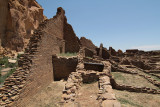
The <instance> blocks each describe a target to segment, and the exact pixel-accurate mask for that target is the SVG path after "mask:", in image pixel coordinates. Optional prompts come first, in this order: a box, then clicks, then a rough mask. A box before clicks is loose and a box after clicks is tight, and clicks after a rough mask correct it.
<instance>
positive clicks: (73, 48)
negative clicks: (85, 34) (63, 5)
mask: <svg viewBox="0 0 160 107" xmlns="http://www.w3.org/2000/svg"><path fill="white" fill-rule="evenodd" d="M64 40H65V52H71V53H75V52H79V49H80V41H79V38H78V37H77V36H76V34H75V33H74V31H73V28H72V26H71V25H70V24H68V23H67V19H65V23H64Z"/></svg>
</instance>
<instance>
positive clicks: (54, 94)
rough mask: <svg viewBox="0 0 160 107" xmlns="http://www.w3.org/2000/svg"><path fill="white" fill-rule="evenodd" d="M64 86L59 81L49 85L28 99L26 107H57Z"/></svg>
mask: <svg viewBox="0 0 160 107" xmlns="http://www.w3.org/2000/svg"><path fill="white" fill-rule="evenodd" d="M64 84H65V83H64V82H61V81H58V82H53V83H51V84H50V85H49V86H48V87H46V88H45V89H43V90H42V91H41V92H40V93H38V94H36V95H35V96H34V97H33V98H32V99H30V103H29V104H28V105H27V106H26V107H59V102H60V101H61V99H62V98H61V96H62V90H63V89H64Z"/></svg>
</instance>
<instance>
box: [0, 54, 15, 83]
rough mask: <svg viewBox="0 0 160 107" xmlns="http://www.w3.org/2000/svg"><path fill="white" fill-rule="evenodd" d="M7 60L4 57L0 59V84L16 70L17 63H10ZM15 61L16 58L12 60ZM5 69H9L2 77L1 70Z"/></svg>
mask: <svg viewBox="0 0 160 107" xmlns="http://www.w3.org/2000/svg"><path fill="white" fill-rule="evenodd" d="M8 59H10V58H9V57H5V56H4V57H2V58H1V59H0V84H3V82H4V81H5V79H6V78H7V77H9V76H10V75H11V74H12V73H13V72H14V71H15V70H16V67H17V66H18V62H16V63H10V62H9V61H8ZM17 59H18V57H17V58H16V59H14V60H17ZM5 68H11V69H10V70H9V71H8V72H7V71H6V72H7V73H5V74H4V75H2V70H3V69H5Z"/></svg>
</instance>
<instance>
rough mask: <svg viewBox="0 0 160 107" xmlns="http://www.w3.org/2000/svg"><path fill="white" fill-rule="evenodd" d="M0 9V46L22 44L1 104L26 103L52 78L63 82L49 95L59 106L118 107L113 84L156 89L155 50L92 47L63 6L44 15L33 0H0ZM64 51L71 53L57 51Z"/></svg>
mask: <svg viewBox="0 0 160 107" xmlns="http://www.w3.org/2000/svg"><path fill="white" fill-rule="evenodd" d="M29 10H30V11H29ZM28 11H29V13H28ZM15 13H17V15H18V16H16V15H15ZM22 13H24V14H23V15H22ZM27 13H28V14H27ZM0 14H4V15H2V16H3V17H2V18H0V21H1V22H3V23H0V37H1V38H0V40H1V41H0V43H1V46H3V47H8V48H11V49H14V50H23V48H24V47H25V45H26V44H27V46H26V48H25V52H24V54H23V55H22V56H20V58H19V60H18V68H17V69H16V71H15V72H13V74H12V75H11V76H9V77H8V78H7V79H6V80H5V82H4V84H3V86H2V87H0V106H1V107H30V104H32V103H31V102H32V101H31V100H33V98H34V97H35V95H39V93H40V92H41V91H42V90H44V89H45V88H46V87H48V86H49V84H51V83H52V82H54V83H57V84H58V81H60V82H62V83H64V85H63V87H64V88H63V90H58V91H59V92H60V93H61V95H59V96H58V97H56V98H55V99H58V98H60V99H61V100H60V101H58V102H57V106H60V107H61V106H62V107H121V104H122V103H121V100H119V99H118V97H117V96H116V93H115V90H121V91H127V92H136V93H144V94H146V93H147V94H151V95H152V94H154V95H159V94H160V90H159V88H160V81H159V79H160V78H159V77H160V75H159V73H160V52H155V51H150V52H145V51H140V50H137V49H135V50H126V52H124V53H123V52H122V51H121V50H118V51H116V50H115V49H113V48H112V47H109V48H106V47H104V46H103V44H100V47H97V46H95V45H94V44H93V43H92V41H91V40H89V39H86V38H85V37H81V38H80V39H79V38H78V37H77V36H76V34H75V33H74V30H73V28H72V26H71V25H70V24H68V22H67V18H66V16H65V11H64V10H63V8H61V7H59V8H58V9H57V13H56V15H55V16H54V17H53V18H51V19H46V18H45V16H44V15H43V9H42V7H41V6H40V5H39V4H38V3H37V2H36V1H35V0H26V1H22V0H9V1H7V0H1V1H0ZM24 17H25V18H24ZM18 19H19V20H18ZM31 19H32V20H34V22H32V21H31ZM7 20H9V21H7ZM11 20H12V21H11ZM11 22H12V23H11ZM8 23H10V24H9V25H12V28H8ZM4 26H5V27H4ZM16 29H18V30H16ZM4 31H6V32H4ZM17 32H18V35H16V37H11V34H16V33H17ZM22 34H23V35H22ZM20 35H21V36H20ZM23 36H24V38H23ZM21 39H23V40H22V41H21ZM27 39H28V40H29V42H28V43H26V44H25V43H24V42H25V40H27ZM10 40H11V41H10ZM5 41H7V42H5ZM20 42H21V43H20ZM17 45H18V46H17ZM66 53H76V56H69V57H68V56H63V54H66ZM114 73H124V74H125V75H128V74H129V75H132V76H138V77H139V78H143V79H144V80H145V81H146V82H148V83H149V84H150V85H152V86H153V87H154V88H152V87H147V86H143V87H140V86H134V85H132V84H129V85H128V84H124V83H119V81H118V80H117V78H116V75H114ZM155 78H156V79H155ZM135 81H136V80H135ZM93 86H94V87H93ZM86 87H87V88H86ZM53 88H57V87H53ZM91 88H93V89H91ZM92 91H93V92H92ZM47 92H49V91H47ZM54 94H56V93H54ZM50 97H51V96H47V98H48V99H50ZM55 99H53V100H55ZM56 101H57V100H56ZM42 102H43V101H42ZM52 104H53V103H52ZM32 106H33V105H32ZM43 106H44V105H43Z"/></svg>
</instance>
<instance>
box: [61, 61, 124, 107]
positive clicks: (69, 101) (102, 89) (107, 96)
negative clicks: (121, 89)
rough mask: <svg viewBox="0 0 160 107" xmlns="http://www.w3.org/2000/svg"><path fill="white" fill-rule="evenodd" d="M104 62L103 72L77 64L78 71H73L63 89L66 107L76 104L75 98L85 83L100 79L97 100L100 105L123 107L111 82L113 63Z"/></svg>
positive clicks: (104, 106) (101, 106)
mask: <svg viewBox="0 0 160 107" xmlns="http://www.w3.org/2000/svg"><path fill="white" fill-rule="evenodd" d="M101 63H103V64H104V68H105V69H104V70H103V72H97V71H94V70H85V69H84V65H83V64H82V63H79V64H78V66H77V72H72V73H71V74H70V76H69V78H68V80H67V83H66V85H65V89H64V91H63V95H62V98H63V104H64V106H65V107H70V106H71V105H74V101H75V98H76V97H77V96H78V90H79V89H80V88H81V84H83V83H92V82H95V81H98V83H99V92H98V96H97V100H98V102H99V106H100V107H107V106H108V107H113V106H114V107H121V104H120V103H119V102H118V101H117V100H116V97H115V94H114V92H113V89H112V86H111V82H110V71H111V64H110V63H109V62H106V61H102V62H101Z"/></svg>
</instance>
